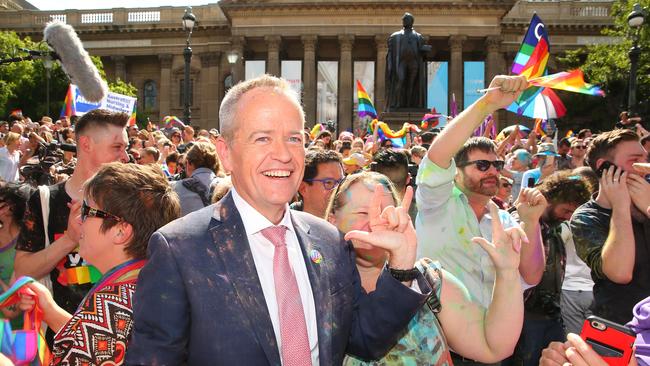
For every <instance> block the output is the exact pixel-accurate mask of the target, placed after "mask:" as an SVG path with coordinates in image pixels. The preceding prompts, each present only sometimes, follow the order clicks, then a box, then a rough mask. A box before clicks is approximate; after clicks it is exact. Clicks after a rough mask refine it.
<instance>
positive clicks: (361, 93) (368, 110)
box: [357, 80, 377, 119]
mask: <svg viewBox="0 0 650 366" xmlns="http://www.w3.org/2000/svg"><path fill="white" fill-rule="evenodd" d="M357 100H358V102H359V108H358V110H357V114H358V115H359V118H363V117H366V116H369V117H370V118H372V119H375V118H377V110H375V106H374V105H373V104H372V101H371V100H370V96H369V95H368V93H366V89H364V88H363V85H361V82H360V81H359V80H357Z"/></svg>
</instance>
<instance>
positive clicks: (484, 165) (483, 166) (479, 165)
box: [459, 160, 506, 172]
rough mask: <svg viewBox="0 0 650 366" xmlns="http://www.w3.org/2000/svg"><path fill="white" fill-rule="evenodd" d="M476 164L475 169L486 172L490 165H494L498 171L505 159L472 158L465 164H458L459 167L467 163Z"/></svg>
mask: <svg viewBox="0 0 650 366" xmlns="http://www.w3.org/2000/svg"><path fill="white" fill-rule="evenodd" d="M472 164H475V165H476V169H478V170H480V171H482V172H487V170H488V169H490V165H493V166H494V169H496V170H497V171H498V172H500V171H501V170H502V169H503V166H504V165H505V164H506V162H505V161H503V160H494V161H491V160H472V161H468V162H466V163H465V164H461V165H459V167H464V166H468V165H472Z"/></svg>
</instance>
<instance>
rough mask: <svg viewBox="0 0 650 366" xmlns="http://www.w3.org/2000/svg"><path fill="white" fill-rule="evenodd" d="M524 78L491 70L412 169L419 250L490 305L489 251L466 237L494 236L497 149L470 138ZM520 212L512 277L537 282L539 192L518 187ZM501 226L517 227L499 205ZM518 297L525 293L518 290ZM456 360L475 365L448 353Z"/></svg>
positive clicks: (515, 92)
mask: <svg viewBox="0 0 650 366" xmlns="http://www.w3.org/2000/svg"><path fill="white" fill-rule="evenodd" d="M527 86H528V83H527V81H526V79H525V78H524V77H515V76H512V77H510V76H497V77H495V78H494V80H492V82H491V84H490V91H489V92H488V93H487V94H485V95H483V96H482V97H480V98H479V99H478V100H477V101H476V102H475V103H474V104H472V105H471V106H469V107H468V108H467V109H465V110H464V111H463V112H462V113H461V114H460V115H458V117H456V118H455V119H454V120H453V121H451V122H450V123H449V125H447V127H445V129H444V130H443V131H442V132H441V133H440V135H439V136H438V137H437V138H436V139H435V140H434V141H433V143H432V144H431V147H430V148H429V151H428V153H427V156H426V157H425V158H424V159H423V160H422V162H421V163H420V168H419V170H418V177H417V181H416V183H417V186H418V190H417V192H416V201H417V205H418V217H417V219H416V229H417V237H418V257H430V258H432V259H434V260H437V261H440V262H441V264H442V265H443V267H444V268H445V269H446V270H448V271H450V272H451V273H452V274H454V275H455V276H456V277H457V278H459V279H460V280H461V281H462V282H463V283H464V284H465V286H467V289H468V290H469V293H470V296H471V298H472V300H473V301H475V302H477V303H479V304H481V306H483V307H484V308H486V309H487V308H488V306H489V305H490V303H492V302H495V303H497V302H499V303H500V302H501V301H502V298H500V297H499V296H497V294H496V293H495V294H494V295H495V296H494V298H493V296H492V295H493V288H494V282H495V280H496V272H495V267H494V265H493V264H492V262H491V261H490V259H489V257H488V255H487V253H486V252H485V251H484V250H483V249H482V248H480V247H478V246H476V245H474V244H472V238H474V237H482V238H485V239H486V240H488V241H491V240H492V226H491V225H492V218H491V217H490V215H489V213H488V212H489V207H488V204H493V203H491V202H490V199H491V198H492V197H493V196H494V195H496V193H497V190H498V186H499V174H500V172H501V170H502V169H503V167H504V161H503V160H501V159H500V158H499V157H498V156H497V154H496V145H495V144H494V142H493V141H492V140H490V139H488V138H485V137H474V138H470V137H471V136H472V134H473V132H474V130H475V129H476V128H478V126H479V125H480V124H481V122H482V121H483V120H484V119H485V117H486V116H487V115H488V114H490V113H493V112H495V111H497V110H498V109H501V108H505V107H507V106H508V105H510V104H511V103H512V102H513V101H514V100H516V98H517V97H518V95H519V94H520V93H521V91H523V90H524V89H526V88H527ZM516 207H517V209H518V212H519V216H520V217H521V218H522V225H521V228H517V229H515V230H518V231H521V229H523V230H524V231H525V233H526V236H527V238H528V242H524V243H523V244H522V248H521V252H520V255H521V260H520V265H519V271H518V272H519V273H514V274H512V278H511V279H510V280H512V281H515V282H518V281H520V276H521V278H522V279H523V280H524V282H526V283H528V284H531V285H534V284H537V283H538V282H539V280H540V278H541V276H542V273H543V271H544V252H543V247H542V243H541V237H540V227H539V217H540V216H541V214H542V213H543V212H544V209H545V208H546V200H545V199H544V197H543V195H542V194H541V193H539V192H538V191H535V190H524V191H522V193H521V194H520V197H519V200H518V202H517V204H516ZM499 218H500V221H501V222H502V224H503V227H504V228H514V227H517V226H518V225H517V223H516V222H515V221H514V219H513V218H512V217H511V216H510V215H509V214H508V212H506V211H503V210H500V211H499ZM521 299H522V300H521V301H523V297H521ZM452 358H453V359H454V364H464V363H465V364H476V362H475V361H472V360H465V359H463V358H462V357H460V356H457V355H452Z"/></svg>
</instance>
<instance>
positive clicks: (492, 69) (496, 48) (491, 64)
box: [485, 36, 503, 84]
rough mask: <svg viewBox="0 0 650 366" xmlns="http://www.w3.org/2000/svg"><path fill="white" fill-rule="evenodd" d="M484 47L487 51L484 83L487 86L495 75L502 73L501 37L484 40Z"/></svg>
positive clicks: (490, 37)
mask: <svg viewBox="0 0 650 366" xmlns="http://www.w3.org/2000/svg"><path fill="white" fill-rule="evenodd" d="M485 45H486V49H487V60H486V61H487V62H486V75H485V82H486V84H489V83H490V81H492V79H493V78H494V77H495V76H496V75H499V74H501V73H502V72H503V71H502V69H503V67H502V63H503V56H501V37H500V36H489V37H487V39H486V40H485Z"/></svg>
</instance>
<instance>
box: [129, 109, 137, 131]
mask: <svg viewBox="0 0 650 366" xmlns="http://www.w3.org/2000/svg"><path fill="white" fill-rule="evenodd" d="M135 110H136V104H134V105H133V112H131V117H129V122H128V125H129V126H135V123H136V118H135V117H136V115H135Z"/></svg>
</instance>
